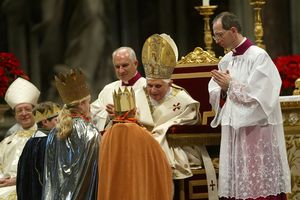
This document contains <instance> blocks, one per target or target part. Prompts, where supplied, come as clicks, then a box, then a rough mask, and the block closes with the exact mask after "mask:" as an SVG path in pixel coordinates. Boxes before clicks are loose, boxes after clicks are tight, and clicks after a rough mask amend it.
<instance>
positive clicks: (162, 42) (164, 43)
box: [142, 34, 178, 79]
mask: <svg viewBox="0 0 300 200" xmlns="http://www.w3.org/2000/svg"><path fill="white" fill-rule="evenodd" d="M165 36H166V35H165V34H164V35H158V34H154V35H152V36H150V37H149V38H148V39H147V40H146V42H145V43H144V46H143V50H142V62H143V65H144V70H145V74H146V77H147V78H155V79H170V78H171V75H172V73H173V70H174V67H175V66H176V60H177V59H176V54H178V52H175V51H177V47H176V45H175V43H174V41H173V40H172V39H171V38H170V37H169V36H168V38H166V37H165ZM170 41H172V43H173V44H171V42H170ZM175 47H176V49H175Z"/></svg>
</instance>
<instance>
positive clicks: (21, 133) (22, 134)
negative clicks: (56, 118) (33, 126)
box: [16, 130, 36, 137]
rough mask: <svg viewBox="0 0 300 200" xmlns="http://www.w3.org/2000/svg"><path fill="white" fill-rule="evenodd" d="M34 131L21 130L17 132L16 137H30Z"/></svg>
mask: <svg viewBox="0 0 300 200" xmlns="http://www.w3.org/2000/svg"><path fill="white" fill-rule="evenodd" d="M35 131H36V130H23V131H18V132H17V134H16V135H18V136H19V137H31V136H32V135H33V133H34V132H35Z"/></svg>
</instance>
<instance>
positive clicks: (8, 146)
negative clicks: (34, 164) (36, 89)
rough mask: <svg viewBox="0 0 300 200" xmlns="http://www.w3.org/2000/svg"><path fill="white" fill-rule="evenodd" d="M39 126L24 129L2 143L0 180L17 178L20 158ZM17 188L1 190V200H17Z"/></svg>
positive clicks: (0, 144)
mask: <svg viewBox="0 0 300 200" xmlns="http://www.w3.org/2000/svg"><path fill="white" fill-rule="evenodd" d="M36 130H37V125H36V124H35V125H34V126H33V127H31V128H30V129H27V130H24V129H23V128H22V127H20V129H19V130H18V131H16V132H15V133H13V134H11V135H10V136H8V137H6V138H4V139H3V140H2V141H1V143H0V178H8V177H10V178H15V177H16V176H17V168H18V162H19V158H20V156H21V153H22V151H23V148H24V146H25V144H26V142H27V140H28V139H29V138H30V137H31V136H32V135H33V134H34V133H35V131H36ZM16 196H17V194H16V186H15V185H13V186H8V187H1V188H0V200H2V199H17V198H16Z"/></svg>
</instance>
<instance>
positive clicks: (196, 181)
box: [167, 47, 221, 200]
mask: <svg viewBox="0 0 300 200" xmlns="http://www.w3.org/2000/svg"><path fill="white" fill-rule="evenodd" d="M218 62H219V59H217V58H215V57H214V56H212V55H211V54H209V53H208V52H206V51H203V50H202V49H201V48H199V47H197V48H195V50H194V51H193V52H191V53H189V54H188V55H187V56H185V57H183V58H182V59H181V60H180V61H179V62H178V63H177V66H176V68H175V70H174V72H173V75H172V77H171V78H172V80H173V81H174V83H175V84H177V85H179V86H181V87H183V88H185V89H186V90H187V92H189V94H190V95H191V96H192V97H193V98H194V99H196V100H197V101H199V102H200V114H201V119H202V120H201V121H200V122H199V124H197V125H182V126H180V125H178V126H172V127H171V128H170V129H169V131H168V135H167V139H168V142H169V143H173V144H179V145H199V146H202V147H203V148H202V151H201V153H202V158H203V163H204V166H203V168H202V169H197V170H193V176H192V177H191V178H188V179H183V180H180V181H177V182H176V189H175V196H179V198H177V197H176V198H175V199H180V200H184V199H186V200H187V199H208V197H209V196H210V197H211V193H214V196H215V197H216V195H217V187H216V185H217V183H216V182H215V181H216V179H213V178H212V179H211V180H210V176H216V174H217V172H218V170H217V163H215V161H214V160H216V159H211V158H210V157H215V158H218V152H219V144H220V139H221V134H220V127H218V128H216V129H213V128H211V127H210V122H211V120H212V119H213V117H214V112H213V111H212V109H211V106H210V104H209V94H208V82H209V80H210V78H211V73H210V71H211V70H213V69H217V64H218ZM208 152H209V153H208ZM207 173H210V174H211V175H210V176H209V175H208V174H207ZM210 199H214V198H210Z"/></svg>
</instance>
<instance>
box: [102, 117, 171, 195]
mask: <svg viewBox="0 0 300 200" xmlns="http://www.w3.org/2000/svg"><path fill="white" fill-rule="evenodd" d="M100 146H101V147H100V154H99V181H98V183H99V184H98V200H116V199H122V200H141V199H143V200H150V199H151V200H164V199H165V200H171V199H172V194H173V191H172V184H173V183H172V171H171V168H170V166H169V163H168V160H167V158H166V156H165V154H164V152H163V150H162V148H161V147H160V145H159V143H158V142H157V141H156V140H155V139H154V138H153V137H152V136H151V133H150V132H148V131H147V130H146V129H145V128H142V127H140V126H139V125H137V124H135V123H117V124H114V125H113V126H112V127H111V128H110V129H108V130H107V131H106V132H105V133H104V136H103V137H102V140H101V145H100Z"/></svg>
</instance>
